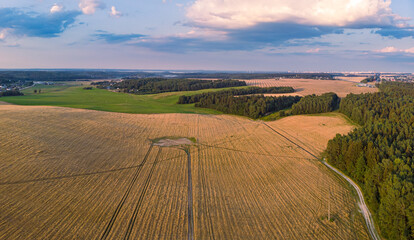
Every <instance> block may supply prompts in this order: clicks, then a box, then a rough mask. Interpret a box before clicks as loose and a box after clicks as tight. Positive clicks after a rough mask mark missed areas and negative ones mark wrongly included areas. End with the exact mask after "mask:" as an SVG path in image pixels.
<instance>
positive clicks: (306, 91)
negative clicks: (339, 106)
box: [245, 78, 378, 97]
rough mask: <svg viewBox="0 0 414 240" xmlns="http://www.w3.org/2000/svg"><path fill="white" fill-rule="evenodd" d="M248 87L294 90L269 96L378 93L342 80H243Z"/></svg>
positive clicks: (375, 89) (342, 95)
mask: <svg viewBox="0 0 414 240" xmlns="http://www.w3.org/2000/svg"><path fill="white" fill-rule="evenodd" d="M245 82H246V83H247V85H249V86H258V87H281V86H290V87H293V88H294V89H295V93H292V94H270V95H285V96H289V95H299V96H306V95H311V94H316V95H321V94H323V93H327V92H334V93H336V94H337V95H338V96H339V97H346V95H348V94H349V93H354V94H360V93H372V92H378V89H377V88H368V87H357V86H356V83H355V82H352V81H343V80H315V79H285V78H282V79H277V80H276V79H252V80H245Z"/></svg>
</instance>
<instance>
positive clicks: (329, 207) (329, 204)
mask: <svg viewBox="0 0 414 240" xmlns="http://www.w3.org/2000/svg"><path fill="white" fill-rule="evenodd" d="M328 221H331V187H330V186H329V197H328Z"/></svg>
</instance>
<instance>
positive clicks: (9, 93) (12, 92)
mask: <svg viewBox="0 0 414 240" xmlns="http://www.w3.org/2000/svg"><path fill="white" fill-rule="evenodd" d="M23 95H24V94H23V93H22V92H20V91H19V90H7V91H4V92H0V97H10V96H23Z"/></svg>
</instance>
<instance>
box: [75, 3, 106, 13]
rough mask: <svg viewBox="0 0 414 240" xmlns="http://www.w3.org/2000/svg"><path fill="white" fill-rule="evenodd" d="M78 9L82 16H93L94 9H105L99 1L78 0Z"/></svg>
mask: <svg viewBox="0 0 414 240" xmlns="http://www.w3.org/2000/svg"><path fill="white" fill-rule="evenodd" d="M79 8H80V9H81V10H82V12H83V13H84V14H88V15H91V14H94V13H95V11H96V9H103V8H105V4H104V3H103V2H101V1H100V0H80V2H79Z"/></svg>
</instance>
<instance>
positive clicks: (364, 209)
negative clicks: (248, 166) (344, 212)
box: [263, 122, 381, 240]
mask: <svg viewBox="0 0 414 240" xmlns="http://www.w3.org/2000/svg"><path fill="white" fill-rule="evenodd" d="M263 124H264V125H265V126H267V127H268V128H270V129H271V130H272V131H273V132H275V133H277V134H278V135H280V136H282V137H283V138H285V139H286V140H288V141H289V142H291V143H292V144H294V145H296V146H297V147H299V148H300V149H302V150H303V151H305V152H307V153H308V154H310V155H311V156H312V157H314V158H316V159H317V160H319V158H318V157H316V156H315V155H314V154H312V153H311V152H309V151H308V150H306V149H304V148H303V147H302V146H300V145H298V144H297V143H295V142H294V141H292V140H291V139H289V138H288V137H286V136H285V135H283V134H281V133H280V132H279V131H276V130H275V129H273V128H272V127H270V126H269V125H268V124H266V123H264V122H263ZM322 163H323V164H324V165H325V166H327V167H328V168H329V169H331V170H332V171H334V172H336V173H337V174H339V175H340V176H341V177H342V178H344V179H345V180H346V181H347V182H349V184H351V186H352V187H354V189H355V190H356V192H357V193H358V198H359V208H360V209H361V213H362V215H363V217H364V219H365V223H366V224H367V228H368V231H369V234H370V236H371V238H372V239H373V240H381V238H380V236H379V234H378V232H377V230H376V229H375V224H374V220H373V219H372V215H371V212H370V211H369V209H368V207H367V205H366V204H365V199H364V195H363V194H362V191H361V189H360V188H359V186H358V185H357V184H356V183H355V182H354V181H352V179H350V178H349V177H347V176H346V175H345V174H343V173H342V172H340V171H339V170H337V169H336V168H334V167H332V166H331V165H329V163H327V162H326V161H322Z"/></svg>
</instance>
